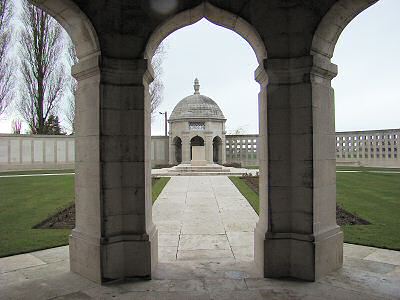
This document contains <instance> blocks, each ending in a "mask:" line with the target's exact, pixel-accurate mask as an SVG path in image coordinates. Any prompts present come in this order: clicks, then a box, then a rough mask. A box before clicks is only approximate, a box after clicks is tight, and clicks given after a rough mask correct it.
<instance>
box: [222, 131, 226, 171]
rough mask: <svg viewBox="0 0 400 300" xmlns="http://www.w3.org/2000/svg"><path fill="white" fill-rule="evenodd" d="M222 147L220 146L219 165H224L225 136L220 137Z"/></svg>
mask: <svg viewBox="0 0 400 300" xmlns="http://www.w3.org/2000/svg"><path fill="white" fill-rule="evenodd" d="M221 140H222V145H221V163H222V165H224V164H226V137H225V134H223V135H222V138H221Z"/></svg>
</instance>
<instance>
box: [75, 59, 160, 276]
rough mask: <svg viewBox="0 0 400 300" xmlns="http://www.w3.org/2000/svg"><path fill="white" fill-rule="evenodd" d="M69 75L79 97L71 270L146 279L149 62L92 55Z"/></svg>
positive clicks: (150, 235)
mask: <svg viewBox="0 0 400 300" xmlns="http://www.w3.org/2000/svg"><path fill="white" fill-rule="evenodd" d="M74 74H75V76H76V78H77V79H78V81H79V90H78V95H77V138H76V144H77V159H76V161H77V163H76V211H77V216H76V228H75V229H74V230H73V231H72V234H71V237H70V258H71V270H72V271H73V272H76V273H78V274H80V275H82V276H84V277H87V278H89V279H91V280H93V281H95V282H99V283H100V282H106V281H110V280H116V279H123V278H127V277H150V276H151V271H152V268H153V267H154V266H155V265H156V263H157V230H156V228H155V226H154V224H153V222H152V214H151V205H152V201H151V165H150V161H151V159H150V155H151V137H150V125H151V121H150V107H149V106H150V101H145V98H147V100H148V97H149V95H148V85H149V83H150V82H151V81H152V76H151V74H150V72H149V71H148V69H147V61H146V60H144V59H139V60H118V59H110V58H107V57H101V58H100V57H99V56H94V57H91V58H90V59H87V60H82V61H81V62H80V63H79V64H78V65H77V66H76V67H74Z"/></svg>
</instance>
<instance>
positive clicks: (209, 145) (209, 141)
mask: <svg viewBox="0 0 400 300" xmlns="http://www.w3.org/2000/svg"><path fill="white" fill-rule="evenodd" d="M204 146H205V151H206V161H207V163H208V164H213V163H214V161H213V160H214V159H213V158H214V156H213V154H214V152H213V151H214V148H213V136H212V135H209V134H206V135H205V136H204Z"/></svg>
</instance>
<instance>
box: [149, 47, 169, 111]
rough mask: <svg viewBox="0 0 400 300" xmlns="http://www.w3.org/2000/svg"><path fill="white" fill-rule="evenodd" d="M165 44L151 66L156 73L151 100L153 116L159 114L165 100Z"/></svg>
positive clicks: (156, 53)
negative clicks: (163, 67)
mask: <svg viewBox="0 0 400 300" xmlns="http://www.w3.org/2000/svg"><path fill="white" fill-rule="evenodd" d="M165 53H166V51H165V44H164V43H161V44H160V46H159V47H158V48H157V50H156V52H155V53H154V56H153V59H152V60H151V65H152V67H153V71H154V81H153V82H152V83H151V84H150V87H149V89H150V91H149V92H150V100H151V116H152V117H154V114H155V113H156V112H157V108H158V107H159V106H160V104H161V102H162V100H163V91H164V84H163V82H162V80H161V75H162V72H163V69H162V61H163V59H164V58H165Z"/></svg>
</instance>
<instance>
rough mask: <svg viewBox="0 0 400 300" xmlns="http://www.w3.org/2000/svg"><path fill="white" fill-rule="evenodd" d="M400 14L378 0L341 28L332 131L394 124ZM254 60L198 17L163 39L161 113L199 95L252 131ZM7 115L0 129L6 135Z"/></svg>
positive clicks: (241, 43)
mask: <svg viewBox="0 0 400 300" xmlns="http://www.w3.org/2000/svg"><path fill="white" fill-rule="evenodd" d="M399 11H400V1H399V0H381V1H380V2H378V4H376V5H374V6H373V7H372V8H370V9H368V10H367V11H365V12H363V13H362V14H361V15H360V16H358V17H357V18H356V19H355V20H354V21H353V22H352V23H351V24H350V25H349V26H348V27H347V28H346V29H345V31H344V32H343V34H342V35H341V37H340V40H339V42H338V45H337V48H336V51H335V56H334V58H333V62H334V63H336V64H337V65H338V66H339V75H338V77H337V78H336V79H335V80H334V82H333V86H334V88H335V93H336V98H335V101H336V129H337V131H345V130H363V129H384V128H400V90H399V87H400V75H399V71H398V70H399V69H400V61H399V59H398V55H399V53H400V18H399V16H398V13H399ZM256 67H257V60H256V57H255V54H254V52H253V50H252V48H251V47H250V45H249V44H248V43H247V42H246V41H245V40H244V39H243V38H241V37H240V36H239V35H237V34H236V33H234V32H232V31H229V30H227V29H224V28H222V27H218V26H216V25H214V24H211V23H209V22H208V21H206V20H202V21H200V22H198V23H196V24H194V25H192V26H188V27H185V28H182V29H180V30H178V31H176V32H174V33H173V34H171V35H170V36H169V37H167V39H166V54H165V57H164V60H163V75H162V80H163V82H164V85H165V90H164V101H163V103H162V105H161V106H160V108H159V111H163V112H164V111H167V112H168V114H169V115H170V113H171V112H172V110H173V108H174V106H175V105H176V104H177V103H178V102H179V101H180V100H181V99H182V98H184V97H186V96H188V95H191V94H193V80H194V79H195V78H196V77H197V78H199V80H200V85H201V89H200V92H201V93H202V94H204V95H207V96H209V97H211V98H212V99H214V100H215V101H216V102H217V103H218V104H219V106H220V107H221V109H222V111H223V113H224V114H225V117H226V118H227V119H228V121H227V129H228V132H229V131H235V130H237V129H242V130H243V132H245V133H258V104H257V101H258V99H257V98H258V96H257V95H258V91H259V85H258V83H256V81H255V80H254V70H255V69H256ZM10 123H11V121H10V120H3V121H0V132H10V128H11V126H10ZM163 124H164V123H163V116H161V115H158V116H156V118H155V119H154V121H153V126H152V133H153V134H163V132H164V128H163V126H164V125H163Z"/></svg>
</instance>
